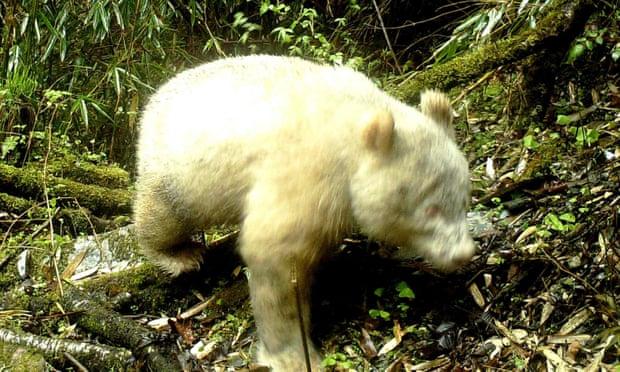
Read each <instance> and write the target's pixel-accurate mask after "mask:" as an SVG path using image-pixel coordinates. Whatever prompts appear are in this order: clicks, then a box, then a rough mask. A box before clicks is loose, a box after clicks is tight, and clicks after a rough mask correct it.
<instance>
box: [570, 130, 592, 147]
mask: <svg viewBox="0 0 620 372" xmlns="http://www.w3.org/2000/svg"><path fill="white" fill-rule="evenodd" d="M568 131H569V133H570V134H572V135H573V136H574V137H575V145H577V147H584V146H591V145H593V144H595V143H596V142H597V141H598V138H599V136H600V133H599V131H598V130H596V129H594V128H586V127H570V128H568Z"/></svg>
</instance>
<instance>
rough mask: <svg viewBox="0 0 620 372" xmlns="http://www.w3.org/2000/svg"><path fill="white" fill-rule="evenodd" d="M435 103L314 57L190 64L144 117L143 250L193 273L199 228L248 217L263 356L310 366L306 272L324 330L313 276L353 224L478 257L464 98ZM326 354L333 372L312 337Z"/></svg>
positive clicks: (427, 248)
mask: <svg viewBox="0 0 620 372" xmlns="http://www.w3.org/2000/svg"><path fill="white" fill-rule="evenodd" d="M420 110H421V111H418V110H416V109H415V108H413V107H411V106H408V105H406V104H404V103H402V102H400V101H398V100H396V99H394V98H392V97H390V96H389V95H388V94H386V93H384V92H383V91H381V90H380V89H378V88H377V87H376V86H375V85H374V84H373V83H372V82H371V81H370V80H369V79H367V78H366V77H365V76H363V75H362V74H360V73H357V72H354V71H352V70H350V69H348V68H345V67H332V66H324V65H318V64H314V63H311V62H308V61H304V60H302V59H298V58H290V57H275V56H266V55H262V56H248V57H239V58H228V59H222V60H219V61H216V62H212V63H207V64H204V65H202V66H199V67H196V68H194V69H191V70H188V71H185V72H182V73H180V74H179V75H177V76H176V77H174V78H172V79H171V80H170V81H169V82H167V83H166V84H164V85H163V86H162V87H161V88H160V89H159V90H158V91H157V92H156V93H155V94H154V95H153V97H152V98H151V99H150V102H149V103H148V105H147V107H146V109H145V111H144V114H143V116H142V121H141V132H140V138H139V143H138V172H139V173H138V180H137V198H136V202H135V221H136V228H137V233H138V238H139V241H140V245H141V247H142V249H143V251H144V253H145V254H146V255H147V256H148V257H150V258H151V259H152V260H153V261H154V262H155V263H156V264H158V265H159V266H160V267H162V268H163V269H164V270H166V271H167V272H169V273H170V274H172V275H178V274H180V273H182V272H185V271H189V270H195V269H197V268H198V267H199V265H200V264H201V262H202V260H201V253H202V252H201V251H200V250H199V248H198V247H196V246H195V245H193V244H192V243H191V242H189V237H190V236H191V235H192V234H193V233H195V232H196V231H197V230H199V229H203V228H205V227H208V226H210V225H220V224H224V223H239V224H240V225H241V236H240V247H239V251H240V253H241V256H242V257H243V260H244V261H245V263H246V265H247V266H248V268H249V270H250V293H251V298H252V306H253V309H254V315H255V318H256V323H257V327H258V333H259V337H260V340H261V347H260V350H259V355H258V361H259V362H260V363H262V364H266V365H269V366H271V367H272V369H273V370H274V371H302V370H305V362H304V360H305V359H304V349H303V342H302V336H301V330H300V325H299V324H298V321H297V319H298V312H297V306H296V300H295V288H294V285H293V284H292V283H291V276H292V272H293V270H295V272H296V276H297V282H298V284H297V286H298V288H299V289H300V290H301V293H302V295H301V311H302V314H303V319H304V320H305V322H306V324H305V327H306V330H308V328H309V319H310V316H309V315H310V314H309V297H310V294H309V286H310V282H311V280H312V273H313V272H314V270H315V268H316V265H317V264H318V263H320V262H321V258H323V257H324V256H326V254H327V253H328V250H329V249H330V248H332V247H334V246H335V245H337V244H338V243H339V241H340V239H342V237H343V236H344V235H346V234H347V232H348V231H350V229H351V228H352V227H356V228H359V229H360V230H361V231H362V232H364V233H365V234H367V235H368V236H369V237H371V238H374V239H378V240H381V241H385V242H388V243H391V244H394V245H397V246H399V247H401V250H400V253H399V255H400V256H402V257H414V256H416V255H421V256H423V257H425V258H426V259H428V260H429V261H430V262H431V263H432V264H434V265H435V266H437V267H439V268H441V269H446V270H449V269H452V268H455V267H457V266H458V265H460V264H463V263H465V262H467V261H468V260H469V259H470V258H471V256H472V255H473V253H474V244H473V241H472V239H471V237H470V236H469V233H468V231H467V225H466V221H465V214H466V209H467V207H468V200H469V176H468V165H467V162H466V160H465V158H464V156H463V155H462V154H461V152H460V151H459V149H458V147H457V145H456V144H455V142H454V139H453V129H452V123H451V122H452V108H451V107H450V103H449V101H448V99H447V98H446V97H445V96H444V95H443V94H441V93H439V92H436V91H427V92H425V93H423V94H422V96H421V105H420ZM305 334H306V335H307V334H308V332H307V331H306V332H305ZM309 344H310V343H309ZM310 345H311V344H310ZM310 358H311V362H312V367H313V370H319V369H320V367H319V364H320V359H321V358H320V356H319V354H318V352H317V351H316V350H315V348H314V347H312V346H310Z"/></svg>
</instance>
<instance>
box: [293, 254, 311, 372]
mask: <svg viewBox="0 0 620 372" xmlns="http://www.w3.org/2000/svg"><path fill="white" fill-rule="evenodd" d="M291 283H292V284H293V287H294V289H295V302H296V304H297V317H298V321H299V329H300V331H301V342H302V345H303V347H304V358H305V359H306V371H307V372H312V364H311V363H310V352H309V351H308V340H306V327H305V325H304V315H303V314H302V312H301V294H300V293H299V284H298V283H297V266H296V265H293V271H292V272H291Z"/></svg>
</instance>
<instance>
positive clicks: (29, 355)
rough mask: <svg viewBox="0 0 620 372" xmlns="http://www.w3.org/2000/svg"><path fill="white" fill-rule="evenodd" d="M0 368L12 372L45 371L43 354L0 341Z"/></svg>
mask: <svg viewBox="0 0 620 372" xmlns="http://www.w3.org/2000/svg"><path fill="white" fill-rule="evenodd" d="M0 370H2V371H5V370H6V371H12V372H39V371H41V372H43V371H47V370H48V369H47V366H46V361H45V358H44V357H43V355H41V354H40V353H37V352H36V351H33V350H31V349H28V348H24V347H22V346H16V345H9V344H6V343H0Z"/></svg>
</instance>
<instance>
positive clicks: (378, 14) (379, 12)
mask: <svg viewBox="0 0 620 372" xmlns="http://www.w3.org/2000/svg"><path fill="white" fill-rule="evenodd" d="M372 3H373V5H374V6H375V11H376V12H377V18H378V19H379V24H380V25H381V31H383V37H385V42H386V43H387V46H388V48H389V49H390V53H392V58H394V64H395V65H396V69H397V70H398V73H399V74H402V73H403V70H402V69H401V68H400V64H399V63H398V59H397V58H396V53H394V49H393V48H392V43H391V42H390V38H389V37H388V34H387V30H386V29H385V25H384V24H383V17H381V10H379V5H377V1H376V0H372Z"/></svg>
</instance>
